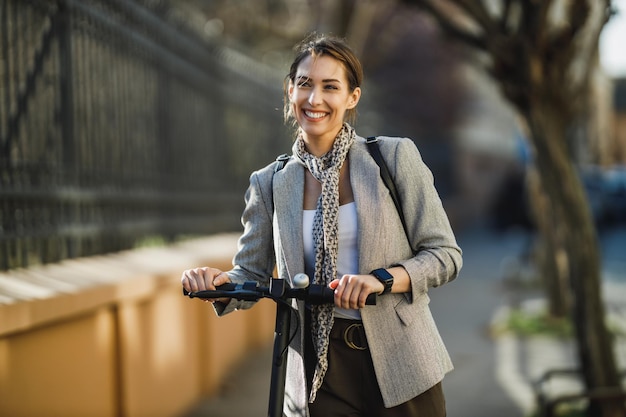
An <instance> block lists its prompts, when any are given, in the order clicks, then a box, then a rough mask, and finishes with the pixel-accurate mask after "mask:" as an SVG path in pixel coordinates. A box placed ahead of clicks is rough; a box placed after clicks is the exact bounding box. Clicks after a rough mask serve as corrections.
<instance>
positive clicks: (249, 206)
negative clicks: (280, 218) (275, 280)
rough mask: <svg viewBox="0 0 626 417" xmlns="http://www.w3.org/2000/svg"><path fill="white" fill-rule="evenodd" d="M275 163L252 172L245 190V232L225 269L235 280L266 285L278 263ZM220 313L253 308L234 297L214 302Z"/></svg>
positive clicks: (235, 281) (243, 221)
mask: <svg viewBox="0 0 626 417" xmlns="http://www.w3.org/2000/svg"><path fill="white" fill-rule="evenodd" d="M273 173H274V168H273V164H271V165H269V166H268V167H266V168H264V169H262V170H260V171H255V172H253V173H252V174H251V175H250V184H249V186H248V189H247V190H246V193H245V208H244V211H243V214H242V216H241V223H242V225H243V229H244V230H243V233H242V235H241V237H240V238H239V241H238V244H237V253H236V255H235V257H234V258H233V268H232V269H231V270H230V271H226V272H227V274H228V276H229V278H230V279H231V281H232V282H234V283H238V284H242V283H244V282H246V281H256V282H258V283H259V285H261V286H267V285H268V284H269V279H270V278H271V276H272V273H273V271H274V266H275V262H276V260H275V256H274V245H273V234H272V217H273V213H274V204H273V200H272V177H273ZM214 305H215V310H216V312H217V314H218V315H220V316H221V315H224V314H227V313H230V312H232V311H234V310H239V309H246V308H250V307H252V306H253V305H254V302H251V301H239V300H234V299H232V300H231V301H230V302H229V303H228V304H219V303H215V304H214Z"/></svg>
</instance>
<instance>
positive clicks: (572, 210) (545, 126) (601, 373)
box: [527, 97, 626, 417]
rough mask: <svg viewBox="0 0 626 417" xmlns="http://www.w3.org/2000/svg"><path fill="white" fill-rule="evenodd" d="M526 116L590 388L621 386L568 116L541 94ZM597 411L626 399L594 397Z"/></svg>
mask: <svg viewBox="0 0 626 417" xmlns="http://www.w3.org/2000/svg"><path fill="white" fill-rule="evenodd" d="M531 109H532V110H531V111H530V112H529V113H528V114H527V121H528V124H529V128H530V130H531V133H532V141H533V144H534V146H535V147H536V150H537V152H536V163H537V168H538V170H539V174H540V178H541V182H542V186H543V188H544V189H545V191H546V194H547V195H549V196H550V201H551V203H552V209H553V216H552V217H553V219H554V221H555V222H556V224H555V226H556V229H557V230H561V231H562V232H563V243H564V248H565V252H566V255H567V264H568V270H569V274H570V285H571V287H572V293H573V306H572V307H573V309H572V319H573V323H574V328H575V331H576V339H577V342H578V343H577V344H578V356H579V361H580V365H581V368H582V372H583V380H584V384H585V387H586V389H587V390H589V391H591V390H595V389H598V388H606V387H613V388H619V387H620V386H621V384H620V378H619V374H618V372H617V366H616V362H615V357H614V353H613V348H612V340H611V337H610V334H609V332H608V329H607V328H606V325H605V309H604V304H603V302H602V297H601V277H600V253H599V249H598V248H599V246H598V243H597V237H596V232H595V227H594V223H593V219H592V216H591V211H590V208H589V204H588V202H587V199H586V196H585V193H584V189H583V186H582V183H581V181H580V179H579V177H578V173H577V172H576V169H575V168H574V165H573V164H572V162H571V158H570V156H569V150H568V148H567V141H566V140H565V139H564V137H565V135H566V125H567V117H566V115H564V114H563V113H562V112H560V107H559V106H558V105H557V103H552V102H550V101H549V100H545V97H544V99H543V100H540V101H539V102H537V103H535V105H534V106H531ZM589 411H590V413H591V414H589V415H592V416H594V417H596V416H597V417H624V416H626V411H625V410H624V406H623V402H621V401H617V400H614V401H603V402H591V403H590V410H589Z"/></svg>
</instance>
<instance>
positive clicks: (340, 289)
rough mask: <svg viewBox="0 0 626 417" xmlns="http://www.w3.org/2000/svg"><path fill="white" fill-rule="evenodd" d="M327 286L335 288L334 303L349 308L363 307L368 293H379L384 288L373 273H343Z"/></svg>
mask: <svg viewBox="0 0 626 417" xmlns="http://www.w3.org/2000/svg"><path fill="white" fill-rule="evenodd" d="M328 286H329V287H330V288H332V289H333V290H335V305H336V306H337V307H340V308H350V309H357V308H363V307H365V301H366V300H367V296H368V295H370V294H372V293H376V294H380V293H382V292H383V290H384V289H385V287H384V285H383V284H382V283H381V282H380V281H379V280H378V279H377V278H376V277H375V276H373V275H344V276H342V277H341V278H340V279H335V280H333V281H331V282H330V283H329V284H328Z"/></svg>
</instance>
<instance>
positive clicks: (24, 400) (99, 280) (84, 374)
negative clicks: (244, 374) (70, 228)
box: [0, 235, 275, 417]
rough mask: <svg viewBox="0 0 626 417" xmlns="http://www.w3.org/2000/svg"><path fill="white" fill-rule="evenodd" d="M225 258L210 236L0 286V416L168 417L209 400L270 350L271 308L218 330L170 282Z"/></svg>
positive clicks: (4, 279) (3, 277) (230, 244)
mask: <svg viewBox="0 0 626 417" xmlns="http://www.w3.org/2000/svg"><path fill="white" fill-rule="evenodd" d="M235 250H236V236H234V235H221V236H215V237H211V238H206V239H201V240H196V241H192V242H186V243H184V244H180V245H176V246H174V247H170V248H160V249H142V250H137V251H130V252H126V253H121V254H114V255H110V256H105V257H95V258H89V259H81V260H74V261H67V262H64V263H62V264H58V265H48V266H43V267H38V268H31V269H29V270H20V271H11V272H10V273H4V274H0V416H5V415H6V416H12V417H21V416H28V417H38V416H42V417H44V416H45V417H52V416H63V417H72V416H80V417H84V416H90V417H92V416H93V417H99V416H103V417H107V416H124V417H142V416H146V417H147V416H149V417H174V416H179V415H181V414H182V413H184V412H185V411H186V410H188V409H189V408H190V407H191V406H192V405H193V404H194V403H195V402H196V401H198V400H199V399H200V398H201V397H205V396H207V395H211V394H213V393H215V392H216V390H217V389H218V387H219V385H220V383H221V382H222V381H223V379H224V378H225V376H226V374H227V373H228V372H230V371H231V370H232V369H233V367H234V366H236V365H237V364H238V363H239V361H240V360H241V359H243V357H244V356H245V355H246V354H247V353H248V352H250V351H251V350H253V349H258V348H259V347H261V346H267V345H269V344H271V342H272V339H273V330H274V314H275V305H274V303H273V302H271V301H269V300H263V301H261V302H259V303H258V304H257V305H255V306H254V307H253V309H252V310H250V311H238V312H235V313H233V314H230V315H227V316H225V317H221V318H218V317H217V316H216V315H215V313H214V312H213V309H212V307H211V305H210V304H208V303H204V302H202V301H200V300H195V299H194V300H191V299H188V298H186V297H183V296H182V292H181V287H180V273H181V272H182V271H183V270H184V269H186V268H190V267H194V266H200V265H211V266H215V267H218V268H222V269H228V268H230V260H231V258H232V255H233V254H234V252H235ZM268 383H269V381H268Z"/></svg>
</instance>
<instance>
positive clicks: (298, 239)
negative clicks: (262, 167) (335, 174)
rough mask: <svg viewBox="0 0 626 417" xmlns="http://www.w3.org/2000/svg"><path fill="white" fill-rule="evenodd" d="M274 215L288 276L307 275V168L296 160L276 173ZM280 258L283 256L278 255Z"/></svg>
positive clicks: (276, 231) (275, 231)
mask: <svg viewBox="0 0 626 417" xmlns="http://www.w3.org/2000/svg"><path fill="white" fill-rule="evenodd" d="M273 194H274V216H275V224H277V225H278V230H276V228H275V229H274V233H279V235H280V242H281V249H282V251H283V256H284V258H285V262H286V265H285V266H286V268H287V271H288V273H289V276H291V277H293V276H294V275H295V274H297V273H300V272H304V257H303V253H304V247H303V241H302V207H303V198H304V167H303V166H302V165H300V163H298V162H296V161H294V160H293V159H292V160H291V161H289V162H288V163H287V164H286V165H285V167H284V168H283V169H282V170H280V171H278V172H277V173H275V174H274V187H273ZM277 255H278V256H279V258H280V254H277Z"/></svg>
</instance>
